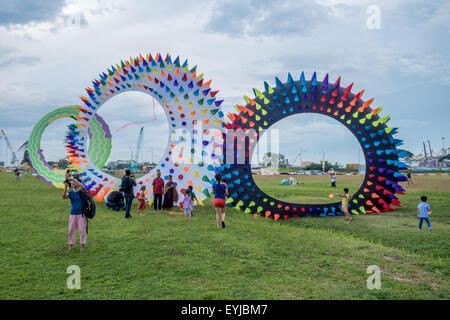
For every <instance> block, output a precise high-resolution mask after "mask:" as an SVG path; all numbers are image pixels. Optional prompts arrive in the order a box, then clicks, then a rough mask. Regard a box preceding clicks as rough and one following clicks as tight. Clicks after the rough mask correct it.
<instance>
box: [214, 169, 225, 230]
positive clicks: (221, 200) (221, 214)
mask: <svg viewBox="0 0 450 320" xmlns="http://www.w3.org/2000/svg"><path fill="white" fill-rule="evenodd" d="M215 178H216V182H215V183H214V184H213V193H214V210H215V211H216V220H217V228H220V225H219V221H220V218H222V228H225V197H226V196H228V190H227V186H226V184H224V183H221V180H222V176H221V175H220V174H216V177H215Z"/></svg>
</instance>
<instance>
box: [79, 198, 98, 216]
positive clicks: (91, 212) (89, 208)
mask: <svg viewBox="0 0 450 320" xmlns="http://www.w3.org/2000/svg"><path fill="white" fill-rule="evenodd" d="M80 197H81V202H82V203H83V208H82V210H83V211H82V212H83V215H84V216H86V218H88V219H93V218H94V217H95V209H96V208H95V202H94V200H93V199H92V197H91V196H90V195H88V194H87V193H86V192H81V193H80Z"/></svg>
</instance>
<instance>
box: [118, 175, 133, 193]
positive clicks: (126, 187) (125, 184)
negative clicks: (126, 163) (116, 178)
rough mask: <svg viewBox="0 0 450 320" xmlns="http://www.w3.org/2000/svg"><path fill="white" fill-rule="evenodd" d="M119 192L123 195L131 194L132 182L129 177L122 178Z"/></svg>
mask: <svg viewBox="0 0 450 320" xmlns="http://www.w3.org/2000/svg"><path fill="white" fill-rule="evenodd" d="M119 191H121V192H125V193H132V192H133V182H132V181H131V179H130V178H129V177H123V178H122V184H121V186H120V189H119Z"/></svg>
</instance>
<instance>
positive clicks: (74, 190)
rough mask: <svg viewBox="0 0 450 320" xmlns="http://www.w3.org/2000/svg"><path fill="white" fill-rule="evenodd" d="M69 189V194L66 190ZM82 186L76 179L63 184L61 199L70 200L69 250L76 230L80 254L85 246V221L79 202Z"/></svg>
mask: <svg viewBox="0 0 450 320" xmlns="http://www.w3.org/2000/svg"><path fill="white" fill-rule="evenodd" d="M69 188H70V190H69V192H67V190H68V189H69ZM83 190H84V186H83V185H82V184H81V182H79V181H77V180H76V179H72V178H70V179H68V183H67V182H66V183H64V193H63V196H62V197H63V199H70V215H69V235H68V237H69V249H68V250H67V251H71V250H72V249H73V245H74V244H75V234H76V231H77V229H78V234H79V235H80V245H81V248H80V252H83V251H84V249H85V248H84V245H85V244H86V226H87V220H86V217H85V216H84V215H83V202H82V201H81V193H82V192H84V191H83Z"/></svg>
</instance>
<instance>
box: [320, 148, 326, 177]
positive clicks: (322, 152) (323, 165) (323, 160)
mask: <svg viewBox="0 0 450 320" xmlns="http://www.w3.org/2000/svg"><path fill="white" fill-rule="evenodd" d="M319 153H321V154H322V172H325V151H321V152H319Z"/></svg>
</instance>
